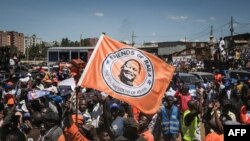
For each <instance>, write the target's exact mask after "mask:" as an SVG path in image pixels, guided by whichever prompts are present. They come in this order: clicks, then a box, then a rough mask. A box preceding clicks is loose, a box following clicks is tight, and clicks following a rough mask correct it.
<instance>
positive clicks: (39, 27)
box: [0, 0, 250, 44]
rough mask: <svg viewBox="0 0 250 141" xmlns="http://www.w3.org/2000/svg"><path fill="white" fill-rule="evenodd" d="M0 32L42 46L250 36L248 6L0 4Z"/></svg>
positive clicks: (211, 1) (153, 0) (213, 2)
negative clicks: (107, 40)
mask: <svg viewBox="0 0 250 141" xmlns="http://www.w3.org/2000/svg"><path fill="white" fill-rule="evenodd" d="M0 1H1V4H0V30H7V31H8V30H15V31H17V32H21V33H24V34H25V35H32V34H36V36H37V37H41V38H42V39H43V40H44V41H55V40H57V41H61V39H62V38H66V37H67V38H68V39H69V40H71V41H76V40H79V39H80V36H81V35H82V38H92V37H97V38H99V37H100V35H101V33H102V32H106V33H107V35H108V36H110V37H112V38H114V39H116V40H119V41H130V42H131V39H132V37H131V36H132V32H134V34H135V35H136V37H135V38H134V40H135V42H136V43H137V44H141V43H144V42H162V41H178V40H183V39H185V38H186V39H187V40H190V41H207V40H208V38H209V33H210V26H211V25H212V26H213V29H214V36H215V38H217V39H218V38H219V37H220V36H223V37H224V36H229V35H230V32H229V23H230V19H231V16H233V18H234V32H235V33H234V34H240V33H246V32H249V31H250V15H249V13H250V8H249V6H250V1H249V0H0Z"/></svg>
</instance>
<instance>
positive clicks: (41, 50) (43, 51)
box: [26, 43, 48, 60]
mask: <svg viewBox="0 0 250 141" xmlns="http://www.w3.org/2000/svg"><path fill="white" fill-rule="evenodd" d="M47 50H48V48H47V47H45V45H44V43H43V44H41V45H36V46H32V47H30V48H28V53H27V54H26V57H28V59H29V60H33V59H41V58H46V56H47Z"/></svg>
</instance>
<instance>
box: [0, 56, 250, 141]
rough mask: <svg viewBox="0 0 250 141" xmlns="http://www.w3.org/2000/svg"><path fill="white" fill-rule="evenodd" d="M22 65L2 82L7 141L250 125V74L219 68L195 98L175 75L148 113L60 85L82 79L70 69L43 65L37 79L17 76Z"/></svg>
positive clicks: (117, 137)
mask: <svg viewBox="0 0 250 141" xmlns="http://www.w3.org/2000/svg"><path fill="white" fill-rule="evenodd" d="M18 64H19V63H18V60H16V59H15V58H11V59H10V64H9V66H10V67H9V72H10V74H11V75H10V77H9V78H8V79H6V80H5V81H4V82H2V85H1V86H0V91H1V100H0V140H1V141H74V140H75V141H162V140H164V141H176V140H177V139H178V138H179V139H181V140H183V141H201V140H206V141H222V140H223V134H224V129H223V125H224V124H233V125H236V124H250V91H249V88H250V78H248V77H245V78H244V80H240V79H239V80H235V79H225V78H224V77H223V75H222V74H220V73H219V72H215V73H214V80H213V81H211V82H209V81H206V79H205V81H204V82H197V84H196V95H195V96H191V94H190V93H189V87H188V86H187V85H186V84H185V83H184V82H183V81H182V80H180V79H178V78H175V79H172V81H171V83H170V85H169V87H168V89H167V90H166V94H165V95H164V97H163V99H162V104H161V107H160V108H159V110H158V111H157V112H156V113H155V114H154V115H147V114H145V113H142V112H140V111H139V110H138V109H137V108H136V107H134V106H133V105H130V104H128V103H125V102H123V101H120V100H118V99H115V98H112V97H111V96H109V95H107V94H105V93H104V92H101V91H98V90H95V89H89V88H80V87H76V88H75V89H71V87H70V88H69V87H60V86H59V85H58V84H59V83H60V82H62V81H64V80H67V79H71V78H73V80H74V83H75V84H77V81H78V80H79V75H76V74H72V73H71V72H70V71H69V70H67V69H63V70H60V71H59V70H51V71H49V72H47V71H45V70H43V69H42V67H40V68H39V69H38V72H39V73H38V75H36V76H35V77H34V76H33V75H32V74H31V73H29V72H27V73H24V74H23V75H21V76H18V77H19V78H18V79H16V78H15V79H14V77H16V76H14V74H15V69H16V68H17V66H18ZM96 81H98V80H96ZM170 91H171V93H172V94H169V92H170ZM145 104H147V103H145ZM201 123H203V124H204V128H205V138H203V137H202V136H201Z"/></svg>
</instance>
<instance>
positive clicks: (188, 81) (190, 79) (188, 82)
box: [181, 75, 199, 84]
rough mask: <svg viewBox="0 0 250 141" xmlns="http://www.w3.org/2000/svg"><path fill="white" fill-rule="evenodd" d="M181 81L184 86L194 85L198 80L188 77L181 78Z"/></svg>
mask: <svg viewBox="0 0 250 141" xmlns="http://www.w3.org/2000/svg"><path fill="white" fill-rule="evenodd" d="M181 80H182V81H184V83H186V84H195V83H196V82H197V81H199V79H198V78H197V77H195V76H192V75H188V76H181Z"/></svg>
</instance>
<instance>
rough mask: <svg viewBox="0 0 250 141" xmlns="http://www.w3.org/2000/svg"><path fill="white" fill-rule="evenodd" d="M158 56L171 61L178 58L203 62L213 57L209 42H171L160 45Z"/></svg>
mask: <svg viewBox="0 0 250 141" xmlns="http://www.w3.org/2000/svg"><path fill="white" fill-rule="evenodd" d="M158 55H159V56H161V57H163V58H167V59H170V60H171V58H172V57H176V56H179V57H180V56H182V57H185V58H186V57H189V58H193V59H198V60H202V59H204V58H209V57H210V56H211V51H210V48H209V44H208V42H182V41H170V42H159V43H158Z"/></svg>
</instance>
